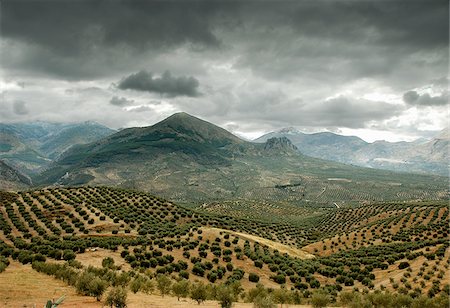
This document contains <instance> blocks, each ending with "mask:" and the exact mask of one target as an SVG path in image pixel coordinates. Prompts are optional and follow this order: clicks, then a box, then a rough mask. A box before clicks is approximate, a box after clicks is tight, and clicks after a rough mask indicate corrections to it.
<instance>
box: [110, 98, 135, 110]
mask: <svg viewBox="0 0 450 308" xmlns="http://www.w3.org/2000/svg"><path fill="white" fill-rule="evenodd" d="M109 103H110V104H111V105H114V106H119V107H123V106H127V105H131V104H133V103H134V101H133V100H129V99H126V98H125V97H118V96H113V97H112V98H111V100H110V101H109Z"/></svg>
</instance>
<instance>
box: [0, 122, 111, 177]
mask: <svg viewBox="0 0 450 308" xmlns="http://www.w3.org/2000/svg"><path fill="white" fill-rule="evenodd" d="M114 132H115V131H114V130H112V129H109V128H107V127H105V126H102V125H100V124H98V123H95V122H83V123H76V124H61V123H48V122H32V123H16V124H2V123H0V159H2V160H4V161H5V162H6V163H8V165H10V166H11V167H14V168H16V169H17V170H19V171H20V172H22V173H25V174H28V175H32V174H36V173H38V172H39V171H42V170H43V169H45V168H46V167H47V166H48V165H49V164H50V163H51V162H52V161H53V160H55V159H57V158H58V157H59V156H60V155H61V154H62V153H63V152H65V151H66V150H68V149H69V148H71V147H72V146H74V145H77V144H85V143H89V142H93V141H96V140H98V139H100V138H103V137H105V136H108V135H110V134H112V133H114Z"/></svg>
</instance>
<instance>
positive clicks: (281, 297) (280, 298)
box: [272, 288, 291, 307]
mask: <svg viewBox="0 0 450 308" xmlns="http://www.w3.org/2000/svg"><path fill="white" fill-rule="evenodd" d="M272 297H273V299H274V301H275V302H276V303H278V304H280V307H283V304H288V303H289V302H290V301H291V294H290V293H289V291H288V290H286V289H285V288H279V289H275V290H274V291H273V292H272Z"/></svg>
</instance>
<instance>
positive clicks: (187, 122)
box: [36, 113, 445, 202]
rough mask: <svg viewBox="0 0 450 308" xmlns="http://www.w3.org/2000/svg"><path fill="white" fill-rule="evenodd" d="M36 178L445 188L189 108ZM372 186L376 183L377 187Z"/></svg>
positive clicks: (254, 190) (291, 191)
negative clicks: (242, 132)
mask: <svg viewBox="0 0 450 308" xmlns="http://www.w3.org/2000/svg"><path fill="white" fill-rule="evenodd" d="M36 181H37V182H38V183H40V184H41V185H52V184H58V185H85V184H88V185H112V186H120V187H125V188H133V189H137V190H143V191H151V192H152V193H155V194H158V195H161V196H164V197H166V198H170V199H172V200H177V201H181V202H200V201H201V200H209V201H211V200H231V199H235V198H238V199H239V198H243V199H253V198H256V199H267V200H278V199H283V200H284V199H286V200H291V201H292V202H309V201H311V200H313V201H314V202H325V201H328V200H330V199H333V198H334V199H336V200H337V201H338V200H349V201H351V200H361V199H373V200H384V199H385V198H389V199H391V198H393V199H395V198H398V197H396V196H398V195H399V193H400V191H403V193H404V194H406V195H408V196H410V197H411V198H413V197H414V198H421V196H425V195H428V196H432V198H440V196H442V195H445V185H443V183H444V181H443V180H442V178H439V177H432V176H416V177H415V178H414V179H411V177H410V175H407V174H401V173H399V174H397V173H393V172H390V171H379V170H373V169H364V168H359V167H353V166H348V165H343V164H340V163H336V162H331V161H325V160H321V159H317V158H311V157H308V156H305V155H303V154H302V153H300V152H299V151H297V150H296V149H295V147H294V145H292V143H291V141H290V140H289V139H288V138H275V139H272V140H271V141H270V142H267V143H264V144H261V143H252V142H248V141H244V140H241V139H239V138H238V137H236V136H234V135H233V134H231V133H230V132H228V131H226V130H224V129H223V128H220V127H218V126H216V125H214V124H212V123H209V122H206V121H204V120H201V119H198V118H196V117H193V116H190V115H188V114H184V113H181V114H175V115H173V116H171V117H169V118H167V119H165V120H162V121H160V122H158V123H156V124H154V125H152V126H148V127H140V128H128V129H125V130H121V131H119V132H117V133H115V134H113V135H111V136H108V137H106V138H103V139H101V140H98V141H96V142H93V143H90V144H86V145H78V146H77V147H74V148H72V149H71V150H69V151H67V152H66V153H65V155H63V156H62V157H61V158H60V159H59V160H57V161H56V162H55V163H53V164H52V165H51V166H50V168H49V169H48V170H46V171H45V172H43V173H42V174H41V176H40V177H38V178H36ZM299 183H301V184H299ZM392 183H395V185H394V184H392ZM397 183H402V185H401V186H399V185H398V184H397ZM294 184H295V185H294ZM430 185H434V186H433V187H431V186H430ZM324 187H325V191H324ZM326 187H329V190H327V188H326ZM367 187H373V188H372V189H371V192H370V193H367V192H366V191H367ZM375 187H381V188H383V189H375ZM338 191H341V192H339V193H338ZM363 191H365V194H366V195H365V196H364V197H362V192H363ZM333 196H335V197H333Z"/></svg>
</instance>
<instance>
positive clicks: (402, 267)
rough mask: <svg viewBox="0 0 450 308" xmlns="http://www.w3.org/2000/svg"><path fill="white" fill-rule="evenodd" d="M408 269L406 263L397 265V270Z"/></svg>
mask: <svg viewBox="0 0 450 308" xmlns="http://www.w3.org/2000/svg"><path fill="white" fill-rule="evenodd" d="M407 267H409V263H408V262H400V264H399V265H398V268H399V269H405V268H407Z"/></svg>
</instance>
